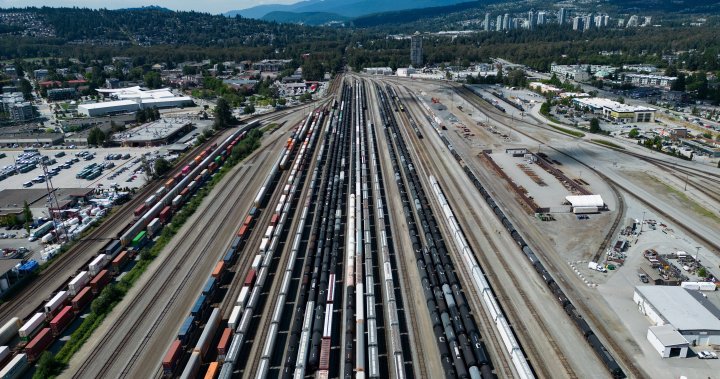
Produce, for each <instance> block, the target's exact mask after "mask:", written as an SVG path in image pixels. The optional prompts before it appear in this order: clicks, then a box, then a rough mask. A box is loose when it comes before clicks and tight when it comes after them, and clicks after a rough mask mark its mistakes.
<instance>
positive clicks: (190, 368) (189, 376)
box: [180, 353, 200, 379]
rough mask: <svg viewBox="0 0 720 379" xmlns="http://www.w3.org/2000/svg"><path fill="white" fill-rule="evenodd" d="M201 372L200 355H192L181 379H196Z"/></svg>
mask: <svg viewBox="0 0 720 379" xmlns="http://www.w3.org/2000/svg"><path fill="white" fill-rule="evenodd" d="M198 371H200V353H192V354H190V359H189V360H188V362H187V364H186V365H185V369H184V370H183V372H182V374H181V375H180V379H195V378H197V376H198Z"/></svg>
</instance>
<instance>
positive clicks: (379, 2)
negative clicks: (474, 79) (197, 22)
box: [225, 0, 464, 18]
mask: <svg viewBox="0 0 720 379" xmlns="http://www.w3.org/2000/svg"><path fill="white" fill-rule="evenodd" d="M463 1H464V0H396V1H387V0H307V1H301V2H299V3H295V4H264V5H258V6H255V7H251V8H247V9H241V10H234V11H230V12H227V13H225V15H226V16H235V15H237V14H239V15H241V16H243V17H247V18H263V16H265V15H267V14H268V13H271V12H293V13H313V12H323V13H335V14H338V15H340V16H343V17H360V16H364V15H368V14H373V13H381V12H391V11H399V10H405V9H418V8H429V7H437V6H445V5H452V4H457V3H461V2H463Z"/></svg>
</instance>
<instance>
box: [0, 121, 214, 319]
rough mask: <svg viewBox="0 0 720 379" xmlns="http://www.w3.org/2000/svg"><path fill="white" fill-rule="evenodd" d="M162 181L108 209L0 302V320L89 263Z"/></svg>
mask: <svg viewBox="0 0 720 379" xmlns="http://www.w3.org/2000/svg"><path fill="white" fill-rule="evenodd" d="M220 140H221V136H220V135H218V136H216V137H215V138H213V139H212V140H209V141H207V142H205V143H204V144H202V145H200V146H198V147H196V148H194V149H193V150H191V151H190V152H189V153H187V154H186V155H184V156H183V157H182V158H181V159H180V161H179V163H178V164H177V165H176V166H175V167H174V169H173V170H172V171H171V173H170V174H168V177H172V176H173V175H175V174H177V173H178V172H180V171H181V170H182V168H183V167H184V166H185V165H187V164H188V163H189V162H190V161H191V160H193V159H194V157H195V156H196V155H197V154H198V153H199V152H201V151H203V150H204V149H206V148H207V147H208V146H210V145H211V144H212V143H214V142H216V141H220ZM162 184H163V182H162V179H159V180H153V181H151V182H149V183H147V184H146V185H145V186H144V187H143V188H142V189H141V190H140V191H139V192H137V193H136V194H135V196H134V197H133V198H132V199H131V200H130V201H129V202H127V203H125V204H123V205H121V206H120V207H118V208H117V211H114V212H111V213H110V214H109V215H108V216H107V219H106V220H105V221H103V222H102V223H101V224H100V225H98V227H97V228H95V229H94V230H93V231H91V232H90V233H89V234H88V235H87V236H85V237H83V238H82V239H80V240H78V241H77V242H76V243H75V244H74V245H73V246H72V248H70V250H68V251H67V252H65V253H64V254H62V255H60V256H59V257H58V258H56V259H55V260H53V261H52V262H51V263H50V265H49V267H48V268H47V269H46V270H44V271H43V272H42V273H41V274H40V275H39V276H38V278H37V279H35V280H33V281H32V282H31V283H30V284H29V286H28V287H27V288H25V289H23V290H22V291H21V292H20V293H18V294H17V295H15V297H13V298H11V299H10V300H8V301H7V302H5V303H3V304H2V306H0V320H3V322H5V321H6V320H8V319H10V318H12V317H15V316H18V317H20V316H21V315H20V314H19V313H20V312H19V310H20V309H21V308H23V307H25V305H26V303H25V302H24V301H22V300H23V299H26V298H30V299H34V298H36V297H37V296H36V294H37V293H38V292H40V291H43V290H46V289H47V288H48V287H55V286H53V282H54V281H56V280H57V276H58V275H62V276H63V277H64V278H66V279H67V278H69V277H70V275H71V274H72V273H73V272H74V271H75V270H77V269H78V268H79V267H82V265H78V264H77V260H78V259H80V258H82V257H84V256H85V255H87V258H86V259H85V262H84V263H83V264H86V263H89V261H90V260H91V259H92V258H93V256H94V254H95V253H97V252H99V251H100V249H101V248H102V246H103V245H104V244H105V243H104V242H103V243H102V244H101V243H100V242H101V241H105V240H108V241H109V240H111V239H113V238H117V237H118V236H119V235H120V233H121V232H122V231H123V230H124V229H125V228H126V227H127V226H128V224H129V223H128V220H132V218H133V211H134V210H135V208H136V207H137V206H139V205H140V204H142V203H143V202H144V201H145V199H146V198H147V197H148V196H150V195H151V194H152V193H154V191H155V190H156V189H157V188H158V187H159V186H160V185H162ZM39 308H41V304H38V306H37V307H36V308H34V309H35V310H37V309H39ZM33 313H34V311H32V312H30V313H29V314H28V315H23V316H24V317H21V318H22V319H27V318H28V317H29V316H32V314H33Z"/></svg>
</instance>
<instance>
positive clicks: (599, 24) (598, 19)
mask: <svg viewBox="0 0 720 379" xmlns="http://www.w3.org/2000/svg"><path fill="white" fill-rule="evenodd" d="M602 26H603V16H602V15H597V16H595V27H596V28H600V27H602Z"/></svg>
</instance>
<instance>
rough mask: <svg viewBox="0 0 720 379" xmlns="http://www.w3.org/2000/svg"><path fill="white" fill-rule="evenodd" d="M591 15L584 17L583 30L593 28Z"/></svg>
mask: <svg viewBox="0 0 720 379" xmlns="http://www.w3.org/2000/svg"><path fill="white" fill-rule="evenodd" d="M593 21H595V19H593V15H592V13H590V14H587V15H585V19H584V20H583V30H590V29H591V28H592V27H593Z"/></svg>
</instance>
